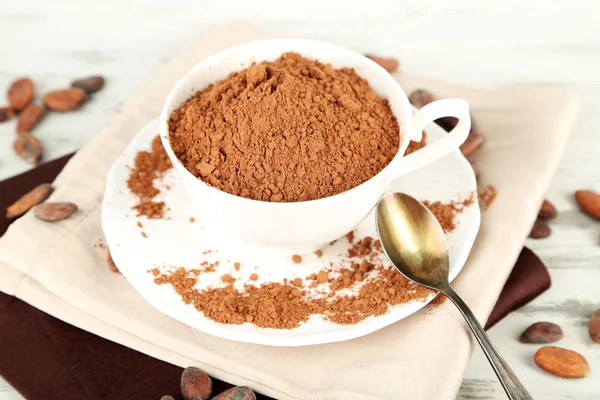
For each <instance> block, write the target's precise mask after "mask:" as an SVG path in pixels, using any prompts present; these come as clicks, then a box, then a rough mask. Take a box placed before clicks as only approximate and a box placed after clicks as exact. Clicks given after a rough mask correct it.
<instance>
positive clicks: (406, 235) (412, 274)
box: [376, 193, 449, 290]
mask: <svg viewBox="0 0 600 400" xmlns="http://www.w3.org/2000/svg"><path fill="white" fill-rule="evenodd" d="M376 223H377V232H378V234H379V238H380V240H381V246H382V248H383V251H384V252H385V254H386V256H387V257H388V258H389V259H390V261H391V262H392V265H394V266H395V267H396V268H398V270H399V271H400V272H401V273H402V274H403V275H404V276H406V277H407V278H408V279H410V280H411V281H414V282H416V283H418V284H420V285H423V286H427V287H429V288H431V289H437V290H439V289H440V287H441V286H444V285H448V264H449V263H448V252H447V251H446V237H445V236H444V231H443V230H442V227H441V226H440V223H439V222H438V220H437V219H436V218H435V216H434V215H433V213H432V212H431V211H429V209H428V208H427V207H425V206H423V204H421V202H419V201H418V200H416V199H414V198H413V197H411V196H409V195H407V194H404V193H388V194H386V195H385V196H383V197H382V198H381V200H380V201H379V204H378V206H377V216H376Z"/></svg>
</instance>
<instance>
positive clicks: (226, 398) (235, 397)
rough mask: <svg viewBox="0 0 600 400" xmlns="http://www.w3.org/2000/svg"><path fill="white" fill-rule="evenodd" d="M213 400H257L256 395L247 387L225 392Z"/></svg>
mask: <svg viewBox="0 0 600 400" xmlns="http://www.w3.org/2000/svg"><path fill="white" fill-rule="evenodd" d="M212 400H256V394H254V392H253V391H252V389H250V388H249V387H247V386H238V387H234V388H231V389H229V390H226V391H224V392H223V393H221V394H220V395H218V396H216V397H213V399H212Z"/></svg>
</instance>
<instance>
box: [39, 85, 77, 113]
mask: <svg viewBox="0 0 600 400" xmlns="http://www.w3.org/2000/svg"><path fill="white" fill-rule="evenodd" d="M86 99H87V95H86V94H85V92H84V91H83V90H81V89H79V88H71V89H66V90H54V91H52V92H48V93H46V94H45V95H44V96H43V97H42V103H44V105H45V106H46V108H47V109H49V110H52V111H58V112H66V111H73V110H76V109H78V108H79V107H81V105H82V104H83V102H84V101H85V100H86Z"/></svg>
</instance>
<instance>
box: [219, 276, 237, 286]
mask: <svg viewBox="0 0 600 400" xmlns="http://www.w3.org/2000/svg"><path fill="white" fill-rule="evenodd" d="M221 281H222V282H224V283H227V284H229V285H233V283H234V282H235V278H234V277H233V276H231V275H229V274H223V275H221Z"/></svg>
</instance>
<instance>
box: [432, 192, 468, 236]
mask: <svg viewBox="0 0 600 400" xmlns="http://www.w3.org/2000/svg"><path fill="white" fill-rule="evenodd" d="M474 201H475V194H473V195H471V196H469V197H468V198H467V199H465V200H462V201H451V202H449V203H442V202H440V201H434V202H430V201H427V200H424V201H423V204H424V205H425V207H427V208H429V211H431V213H432V214H433V215H434V216H435V218H436V219H437V220H438V221H439V223H440V225H441V226H442V229H443V230H444V232H446V233H448V232H452V231H453V230H454V228H456V216H457V215H458V214H460V213H461V212H462V211H463V210H464V209H465V207H468V206H470V205H471V204H473V202H474Z"/></svg>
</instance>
